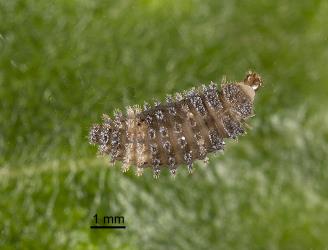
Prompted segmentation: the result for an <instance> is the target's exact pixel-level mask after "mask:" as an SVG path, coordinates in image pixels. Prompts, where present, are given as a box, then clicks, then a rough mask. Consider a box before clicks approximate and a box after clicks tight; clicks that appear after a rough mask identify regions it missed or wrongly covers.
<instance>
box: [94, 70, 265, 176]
mask: <svg viewBox="0 0 328 250" xmlns="http://www.w3.org/2000/svg"><path fill="white" fill-rule="evenodd" d="M261 85H262V79H261V77H260V76H259V75H258V74H256V73H253V72H248V74H247V75H246V77H245V79H244V81H242V82H237V83H223V84H222V85H221V89H217V85H216V84H214V83H213V82H212V83H211V84H209V85H208V86H205V85H203V86H202V87H199V88H197V89H195V88H193V89H191V90H189V91H185V92H184V93H183V94H180V93H178V94H176V95H175V97H172V96H168V97H167V98H166V102H165V103H163V104H162V103H160V102H158V101H157V102H156V103H155V105H154V106H150V105H148V104H145V105H144V108H143V109H141V108H140V107H139V106H134V107H128V108H127V111H126V114H123V113H121V112H119V111H117V112H115V114H114V117H113V118H110V117H108V116H107V115H104V116H103V123H102V124H95V125H94V126H93V127H92V128H91V130H90V133H89V141H90V143H91V144H96V145H98V146H99V152H100V153H101V154H105V155H110V157H111V161H112V162H115V161H121V162H123V165H122V170H123V171H127V170H128V169H129V166H132V165H134V166H136V168H137V171H136V173H137V175H141V174H142V173H143V170H144V168H146V167H152V168H153V173H154V177H156V178H157V177H158V176H159V173H160V171H161V169H162V168H164V167H168V168H169V170H170V172H171V174H172V175H173V176H175V174H176V170H177V167H178V166H179V165H182V164H185V165H187V166H188V170H189V172H192V169H193V168H192V165H193V162H194V161H196V160H204V161H207V157H206V156H207V154H209V153H211V152H215V151H222V150H223V149H224V145H225V144H224V139H225V138H232V139H236V138H237V137H238V136H239V135H241V134H243V133H244V132H245V121H246V120H247V119H248V118H249V117H251V116H253V115H254V112H253V102H254V97H255V91H257V90H258V89H259V87H261Z"/></svg>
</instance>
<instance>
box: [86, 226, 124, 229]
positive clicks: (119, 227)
mask: <svg viewBox="0 0 328 250" xmlns="http://www.w3.org/2000/svg"><path fill="white" fill-rule="evenodd" d="M90 228H91V229H125V228H126V226H90Z"/></svg>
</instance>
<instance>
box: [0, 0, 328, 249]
mask: <svg viewBox="0 0 328 250" xmlns="http://www.w3.org/2000/svg"><path fill="white" fill-rule="evenodd" d="M327 13H328V2H327V1H324V0H322V1H306V0H304V1H282V0H279V1H264V0H260V1H234V0H224V1H209V0H202V1H201V0H181V1H173V0H167V1H164V0H162V1H161V0H143V1H141V0H140V1H135V0H121V1H101V0H98V1H95V0H94V1H91V0H70V1H66V0H57V1H50V0H49V1H42V0H31V1H28V0H25V1H24V0H10V1H9V0H0V179H1V180H0V223H1V224H0V225H1V226H0V248H1V249H46V248H47V249H327V247H328V237H327V236H328V168H327V162H328V155H327V149H328V147H327V144H328V143H327V142H328V113H327V109H326V107H327V104H328V101H327V94H328V69H327V63H328V29H327V23H328V15H327ZM249 69H253V70H255V71H257V72H259V73H260V74H261V75H262V77H263V79H264V82H265V86H264V87H263V88H262V89H261V90H260V91H259V92H258V95H257V99H256V116H255V117H254V118H252V119H251V120H250V121H249V124H250V125H251V126H252V129H251V130H249V131H248V134H247V136H243V137H241V138H240V139H239V141H238V142H233V141H229V142H228V143H227V147H226V151H225V153H224V154H223V155H222V154H221V155H213V156H211V160H210V164H209V166H208V167H204V166H202V165H201V164H199V165H197V166H196V170H195V172H194V174H193V175H192V176H189V175H188V173H187V169H186V168H180V169H179V171H178V176H177V177H176V179H175V180H172V179H171V178H170V176H169V173H168V171H163V172H162V174H161V176H160V179H159V180H154V179H153V178H152V173H151V171H150V170H149V171H145V175H144V176H142V177H139V178H137V177H136V176H135V175H134V173H133V171H130V172H128V173H127V174H122V173H121V172H120V166H116V167H114V168H111V169H110V168H109V167H108V159H106V158H99V157H98V158H97V157H96V148H94V147H91V146H90V145H89V144H88V140H87V133H88V129H89V127H90V126H91V124H92V123H94V122H98V121H100V117H101V114H102V113H108V114H112V112H113V110H114V109H115V108H123V107H125V106H126V105H130V104H142V103H143V101H144V100H146V101H151V99H152V98H159V99H163V98H164V96H165V94H167V93H174V92H176V91H181V90H185V89H188V88H190V87H192V86H198V85H199V84H200V83H209V82H210V81H211V80H213V81H216V82H220V80H221V78H222V76H223V75H226V76H227V78H228V80H241V79H243V77H244V75H245V72H246V71H247V70H249ZM95 213H97V214H98V215H123V216H124V217H125V225H126V226H127V229H126V230H121V231H120V230H117V231H115V230H102V231H101V230H99V231H91V230H90V228H89V226H90V224H91V223H93V215H94V214H95Z"/></svg>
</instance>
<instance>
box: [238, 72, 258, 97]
mask: <svg viewBox="0 0 328 250" xmlns="http://www.w3.org/2000/svg"><path fill="white" fill-rule="evenodd" d="M262 84H263V82H262V78H261V76H260V75H258V74H257V73H255V72H252V71H249V72H248V73H247V75H246V77H245V79H244V81H243V82H242V83H239V86H240V87H241V88H242V90H243V91H244V93H245V94H246V95H247V96H248V97H249V98H250V100H251V101H252V102H253V101H254V97H255V92H256V91H257V90H258V89H259V88H260V87H261V86H262Z"/></svg>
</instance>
